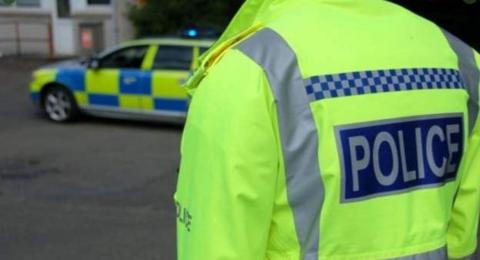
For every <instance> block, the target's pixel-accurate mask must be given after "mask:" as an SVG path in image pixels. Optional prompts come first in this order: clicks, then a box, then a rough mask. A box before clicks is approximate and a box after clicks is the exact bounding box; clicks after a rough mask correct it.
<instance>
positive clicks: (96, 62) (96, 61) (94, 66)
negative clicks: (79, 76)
mask: <svg viewBox="0 0 480 260" xmlns="http://www.w3.org/2000/svg"><path fill="white" fill-rule="evenodd" d="M88 68H89V69H93V70H96V69H99V68H100V60H99V59H98V58H92V59H91V60H90V61H89V62H88Z"/></svg>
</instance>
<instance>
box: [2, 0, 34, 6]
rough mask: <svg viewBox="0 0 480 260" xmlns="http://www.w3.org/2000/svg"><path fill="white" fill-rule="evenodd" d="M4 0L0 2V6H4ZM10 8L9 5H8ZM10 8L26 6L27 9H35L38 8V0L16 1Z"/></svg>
mask: <svg viewBox="0 0 480 260" xmlns="http://www.w3.org/2000/svg"><path fill="white" fill-rule="evenodd" d="M6 5H7V4H6V3H5V1H4V0H0V6H6ZM9 6H10V5H9ZM11 6H27V7H31V6H32V7H37V6H40V0H17V1H15V3H13V4H11Z"/></svg>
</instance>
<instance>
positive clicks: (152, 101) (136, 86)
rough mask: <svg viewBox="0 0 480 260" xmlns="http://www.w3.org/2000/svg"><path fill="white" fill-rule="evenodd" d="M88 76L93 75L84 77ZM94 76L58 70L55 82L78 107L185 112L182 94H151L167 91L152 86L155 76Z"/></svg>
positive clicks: (121, 72) (127, 72) (138, 72)
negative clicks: (73, 99)
mask: <svg viewBox="0 0 480 260" xmlns="http://www.w3.org/2000/svg"><path fill="white" fill-rule="evenodd" d="M89 73H92V74H93V75H92V74H90V75H88V74H89ZM94 73H97V72H86V71H85V70H84V69H82V68H72V69H60V70H58V71H57V73H56V77H55V81H56V82H58V83H60V84H62V85H64V86H66V87H67V88H69V89H70V90H71V91H72V93H74V95H75V97H76V99H77V102H78V104H79V105H80V106H89V105H90V106H97V107H98V106H100V107H102V106H103V107H107V108H134V109H146V110H154V111H172V112H187V109H188V99H187V95H186V92H185V91H183V90H174V91H173V92H174V93H173V94H172V95H169V96H166V97H165V96H161V95H158V93H156V92H158V91H154V88H155V89H159V88H167V87H164V86H154V80H153V74H154V73H155V72H151V71H142V70H128V69H122V70H112V71H110V73H108V72H107V73H106V74H104V75H105V77H102V76H100V77H96V78H95V74H94ZM93 78H95V79H96V80H93ZM112 79H113V80H112ZM167 91H168V90H167ZM171 92H172V91H171ZM33 95H34V94H32V98H34V97H33Z"/></svg>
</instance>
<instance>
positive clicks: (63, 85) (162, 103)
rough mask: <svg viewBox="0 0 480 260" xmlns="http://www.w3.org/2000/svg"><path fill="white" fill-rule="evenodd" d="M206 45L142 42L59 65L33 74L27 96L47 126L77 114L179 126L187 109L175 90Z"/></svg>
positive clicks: (185, 98) (205, 42)
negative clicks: (166, 122)
mask: <svg viewBox="0 0 480 260" xmlns="http://www.w3.org/2000/svg"><path fill="white" fill-rule="evenodd" d="M212 43H213V42H212V41H209V40H193V39H174V38H172V39H167V38H164V39H142V40H136V41H132V42H128V43H125V44H122V45H121V46H118V47H115V48H113V49H110V50H107V51H105V52H103V53H101V54H99V55H97V56H94V57H93V58H90V59H89V60H87V61H79V60H78V61H77V60H75V61H65V62H60V63H57V64H52V65H48V66H46V67H43V68H40V69H38V70H36V71H34V73H33V81H32V83H31V85H30V96H31V98H32V100H33V101H34V103H35V104H36V105H37V106H38V107H39V108H40V109H41V111H42V112H44V114H45V115H46V116H47V117H48V118H49V119H50V120H52V121H55V122H67V121H71V120H73V119H75V118H76V117H77V116H78V115H79V114H80V113H82V112H83V113H86V114H92V115H97V116H106V117H115V118H126V119H146V120H171V119H176V121H178V120H180V121H182V120H183V119H184V118H185V115H186V112H187V108H188V96H187V92H186V90H185V89H184V88H182V87H181V85H182V84H183V83H184V82H185V81H186V79H187V78H188V76H189V73H190V71H191V70H193V69H194V67H195V66H196V64H197V63H198V58H199V56H200V54H201V53H202V52H204V51H205V50H207V49H208V47H209V46H210V45H211V44H212Z"/></svg>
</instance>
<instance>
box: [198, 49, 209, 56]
mask: <svg viewBox="0 0 480 260" xmlns="http://www.w3.org/2000/svg"><path fill="white" fill-rule="evenodd" d="M206 51H208V48H207V47H200V55H202V54H203V53H205V52H206Z"/></svg>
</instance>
